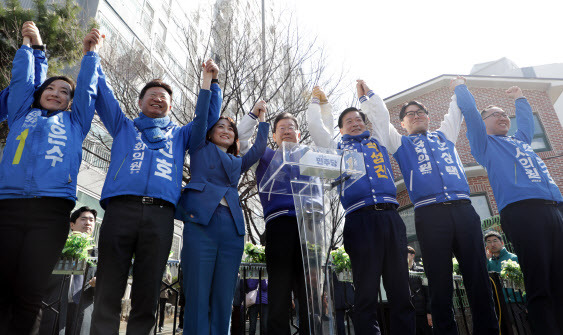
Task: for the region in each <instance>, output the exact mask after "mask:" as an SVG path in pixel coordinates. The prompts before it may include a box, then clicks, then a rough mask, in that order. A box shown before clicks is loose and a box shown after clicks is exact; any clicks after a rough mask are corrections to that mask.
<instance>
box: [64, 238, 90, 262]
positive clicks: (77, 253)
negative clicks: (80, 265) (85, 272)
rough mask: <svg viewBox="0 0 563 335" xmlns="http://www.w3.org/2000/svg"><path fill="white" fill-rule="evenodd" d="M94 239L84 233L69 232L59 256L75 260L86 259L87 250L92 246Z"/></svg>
mask: <svg viewBox="0 0 563 335" xmlns="http://www.w3.org/2000/svg"><path fill="white" fill-rule="evenodd" d="M93 241H94V240H93V239H92V237H90V235H88V234H86V233H71V234H69V235H68V238H67V240H66V243H65V246H64V248H63V252H62V255H61V257H63V258H72V259H75V260H80V261H82V260H86V259H88V257H89V255H88V250H90V249H92V247H93V246H94V242H93Z"/></svg>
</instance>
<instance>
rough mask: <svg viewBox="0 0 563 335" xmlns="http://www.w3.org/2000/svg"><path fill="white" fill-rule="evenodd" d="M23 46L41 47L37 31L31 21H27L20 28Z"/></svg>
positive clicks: (41, 42)
mask: <svg viewBox="0 0 563 335" xmlns="http://www.w3.org/2000/svg"><path fill="white" fill-rule="evenodd" d="M22 36H23V44H24V45H27V46H29V47H30V46H32V45H42V44H43V41H42V40H41V35H40V34H39V29H38V28H37V26H36V25H35V23H34V22H33V21H27V22H25V23H24V24H23V26H22Z"/></svg>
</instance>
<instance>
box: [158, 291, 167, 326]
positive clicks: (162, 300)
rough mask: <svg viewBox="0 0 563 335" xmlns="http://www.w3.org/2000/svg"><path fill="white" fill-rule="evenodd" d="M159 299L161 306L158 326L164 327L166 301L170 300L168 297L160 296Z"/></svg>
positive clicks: (159, 305)
mask: <svg viewBox="0 0 563 335" xmlns="http://www.w3.org/2000/svg"><path fill="white" fill-rule="evenodd" d="M158 301H159V303H158V307H160V308H159V309H158V314H159V318H158V326H159V327H161V328H162V327H163V326H164V318H165V317H166V302H167V301H168V299H167V298H160V299H158Z"/></svg>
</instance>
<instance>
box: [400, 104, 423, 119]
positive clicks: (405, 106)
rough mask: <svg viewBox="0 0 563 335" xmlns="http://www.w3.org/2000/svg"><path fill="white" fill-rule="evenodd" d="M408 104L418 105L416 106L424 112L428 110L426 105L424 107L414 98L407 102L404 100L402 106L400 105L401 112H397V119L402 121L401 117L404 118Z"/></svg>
mask: <svg viewBox="0 0 563 335" xmlns="http://www.w3.org/2000/svg"><path fill="white" fill-rule="evenodd" d="M409 106H418V108H420V109H422V110H423V111H425V112H426V113H428V110H427V109H426V107H424V105H423V104H422V103H420V102H418V101H416V100H411V101H409V102H405V103H404V104H403V106H402V107H401V112H400V113H399V120H401V121H403V119H404V118H405V114H407V112H406V110H407V108H408V107H409Z"/></svg>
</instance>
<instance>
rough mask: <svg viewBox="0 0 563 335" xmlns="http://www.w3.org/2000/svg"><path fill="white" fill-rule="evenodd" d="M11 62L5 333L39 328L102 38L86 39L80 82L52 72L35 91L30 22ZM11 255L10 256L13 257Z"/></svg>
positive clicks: (1, 297) (2, 297)
mask: <svg viewBox="0 0 563 335" xmlns="http://www.w3.org/2000/svg"><path fill="white" fill-rule="evenodd" d="M22 36H23V38H24V40H23V43H22V46H21V48H20V49H19V50H18V51H17V52H16V56H15V57H14V61H13V68H12V79H11V82H10V86H9V92H10V93H9V95H8V99H7V109H8V126H9V127H10V132H9V133H8V137H7V139H6V146H5V148H4V152H3V157H2V161H1V162H0V218H2V219H1V220H0V255H3V256H2V257H0V290H1V291H2V292H0V334H30V333H31V334H36V333H37V332H38V330H39V318H38V313H39V310H40V308H41V299H42V297H43V295H44V294H45V289H46V286H47V283H48V281H49V276H50V275H51V272H52V271H53V268H54V266H55V264H56V262H57V260H58V259H59V257H60V255H61V251H62V249H63V247H64V244H65V241H66V239H67V236H68V230H69V220H68V218H69V216H70V212H71V210H72V208H73V207H74V203H75V201H76V179H77V176H78V169H79V166H80V162H81V159H82V142H83V141H84V138H85V137H86V135H87V134H88V132H89V130H90V126H91V123H92V118H93V117H94V103H95V101H96V98H97V91H98V89H97V80H98V75H97V72H96V69H97V66H98V65H99V56H98V54H97V51H98V50H99V48H100V47H101V45H102V41H103V36H102V35H101V34H100V32H99V31H98V30H97V29H92V30H91V31H90V32H89V33H88V34H87V35H86V37H85V38H84V40H83V52H84V57H83V59H82V63H81V66H80V72H79V74H78V79H77V83H78V84H77V86H76V89H75V84H74V81H73V80H72V79H70V78H68V77H64V76H56V77H51V78H49V79H47V80H45V81H44V82H43V84H42V85H41V86H40V87H39V88H38V89H36V85H37V82H38V78H37V76H42V72H36V63H37V60H36V59H35V56H36V54H37V53H36V52H34V50H33V49H32V48H31V46H32V45H41V43H42V42H41V37H40V34H39V30H38V29H37V27H36V26H35V24H34V23H33V22H31V21H28V22H26V23H24V24H23V27H22ZM8 255H9V256H8Z"/></svg>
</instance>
